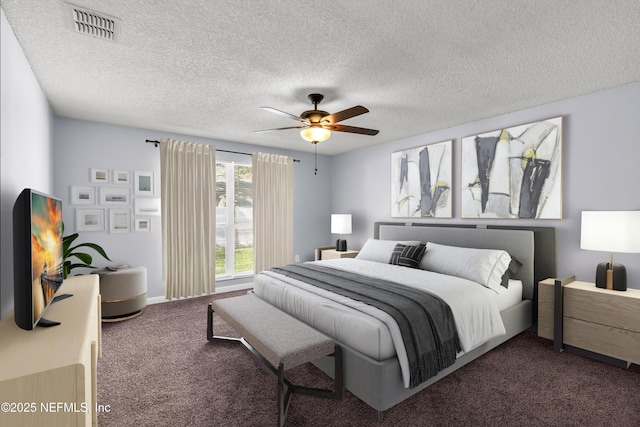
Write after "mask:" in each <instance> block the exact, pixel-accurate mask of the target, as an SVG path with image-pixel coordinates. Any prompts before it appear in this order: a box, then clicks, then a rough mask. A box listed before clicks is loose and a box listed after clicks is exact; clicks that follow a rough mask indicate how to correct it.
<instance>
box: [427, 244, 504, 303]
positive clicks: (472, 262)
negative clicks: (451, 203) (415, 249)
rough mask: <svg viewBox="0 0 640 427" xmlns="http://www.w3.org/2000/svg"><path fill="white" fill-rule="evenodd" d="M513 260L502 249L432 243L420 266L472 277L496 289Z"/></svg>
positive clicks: (458, 275) (451, 274) (468, 277)
mask: <svg viewBox="0 0 640 427" xmlns="http://www.w3.org/2000/svg"><path fill="white" fill-rule="evenodd" d="M510 262H511V256H510V255H509V254H508V253H507V252H506V251H503V250H499V249H475V248H461V247H457V246H446V245H439V244H437V243H431V242H429V243H427V251H426V252H425V254H424V257H422V260H421V261H420V268H422V269H423V270H429V271H434V272H436V273H442V274H448V275H450V276H456V277H462V278H463V279H468V280H473V281H474V282H478V283H480V284H481V285H482V286H485V287H487V288H489V289H493V290H494V291H496V292H497V291H498V290H499V288H500V286H501V282H502V275H503V274H504V273H505V271H507V268H509V263H510Z"/></svg>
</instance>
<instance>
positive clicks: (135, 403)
mask: <svg viewBox="0 0 640 427" xmlns="http://www.w3.org/2000/svg"><path fill="white" fill-rule="evenodd" d="M242 293H245V292H244V291H242V292H235V293H229V294H222V295H217V296H214V297H199V298H194V299H189V300H181V301H175V302H170V303H164V304H156V305H151V306H148V307H147V308H146V309H145V310H144V312H143V314H142V315H141V316H139V317H137V318H135V319H131V320H128V321H125V322H121V323H111V324H107V323H105V324H103V330H102V352H103V356H102V357H101V358H100V359H99V360H98V403H99V404H100V405H103V406H105V405H108V409H109V411H108V412H102V413H100V414H99V415H98V423H99V425H101V426H103V427H108V426H118V427H120V426H134V425H135V426H272V425H275V424H276V420H277V413H276V394H275V379H274V378H273V377H272V376H271V375H269V374H268V373H267V372H266V371H264V370H263V369H262V368H261V367H260V365H259V364H258V363H257V362H256V361H255V360H254V359H253V357H251V356H250V355H249V354H248V352H246V350H244V349H243V348H242V347H240V346H236V345H233V344H226V343H215V344H212V343H209V342H208V341H207V339H206V313H207V304H208V301H210V300H212V299H214V298H221V297H227V296H234V295H239V294H242ZM214 327H215V331H216V334H221V335H224V334H226V335H233V331H232V330H231V329H230V328H229V327H228V326H227V325H226V324H224V323H222V321H220V320H219V319H217V321H216V323H215V326H214ZM287 374H288V377H289V378H290V379H291V381H292V382H293V383H299V384H304V385H310V386H320V387H331V385H332V382H331V381H330V380H329V379H328V378H327V377H326V376H325V375H324V374H323V373H322V372H321V371H320V370H319V369H317V368H316V367H314V366H313V365H311V364H306V365H303V366H299V367H297V368H295V369H292V370H290V371H287ZM287 425H290V426H296V425H298V426H347V425H348V426H377V425H380V424H379V423H378V422H377V413H376V412H375V411H374V410H373V409H371V408H370V407H368V406H367V405H365V404H364V403H362V402H361V401H360V400H359V399H357V398H356V397H355V396H353V395H352V394H351V393H349V392H348V391H347V392H346V393H345V397H344V399H343V400H342V401H330V400H325V399H317V398H313V397H309V396H294V397H293V400H292V403H291V408H290V410H289V414H288V416H287ZM382 425H386V426H417V425H420V426H514V425H518V426H558V425H563V426H637V425H640V367H638V366H637V365H632V366H631V368H630V369H629V370H624V369H621V368H616V367H613V366H609V365H606V364H604V363H601V362H596V361H593V360H591V359H587V358H583V357H580V356H577V355H574V354H570V353H566V352H565V353H561V354H556V353H554V352H553V345H552V343H551V341H548V340H544V339H540V338H538V337H537V336H536V335H535V334H534V333H531V332H524V333H522V334H520V335H518V336H517V337H515V338H514V339H512V340H510V341H509V342H507V343H505V344H503V345H502V346H500V347H498V348H496V349H494V350H493V351H491V352H489V353H488V354H486V355H484V356H482V357H481V358H479V359H477V360H475V361H474V362H472V363H470V364H468V365H467V366H465V367H463V368H461V369H460V370H458V371H456V372H454V373H453V374H451V375H449V376H448V377H446V378H445V379H443V380H441V381H439V382H437V383H436V384H434V385H432V386H431V387H429V388H427V389H426V390H423V391H422V392H420V393H418V394H417V395H415V396H413V397H412V398H410V399H408V400H406V401H404V402H402V403H400V404H399V405H397V406H395V407H393V408H391V409H390V410H388V411H387V412H385V421H384V423H383V424H382Z"/></svg>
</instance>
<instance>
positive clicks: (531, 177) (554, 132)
mask: <svg viewBox="0 0 640 427" xmlns="http://www.w3.org/2000/svg"><path fill="white" fill-rule="evenodd" d="M460 170H461V183H460V193H461V194H460V206H461V216H462V218H474V219H476V218H516V219H517V218H519V219H525V218H526V219H561V218H562V117H554V118H551V119H547V120H541V121H539V122H534V123H527V124H523V125H519V126H513V127H509V128H504V129H497V130H494V131H491V132H485V133H480V134H477V135H471V136H468V137H466V138H462V142H461V168H460Z"/></svg>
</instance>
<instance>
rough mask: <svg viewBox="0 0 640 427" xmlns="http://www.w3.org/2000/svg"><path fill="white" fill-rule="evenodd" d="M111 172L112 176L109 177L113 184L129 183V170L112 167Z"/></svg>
mask: <svg viewBox="0 0 640 427" xmlns="http://www.w3.org/2000/svg"><path fill="white" fill-rule="evenodd" d="M112 174H113V176H112V177H111V178H112V181H113V183H114V184H119V185H128V184H131V173H129V171H125V170H119V169H114V170H113V172H112Z"/></svg>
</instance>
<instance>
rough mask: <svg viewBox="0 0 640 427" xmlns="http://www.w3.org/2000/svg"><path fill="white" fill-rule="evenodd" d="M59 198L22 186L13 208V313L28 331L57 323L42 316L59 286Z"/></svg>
mask: <svg viewBox="0 0 640 427" xmlns="http://www.w3.org/2000/svg"><path fill="white" fill-rule="evenodd" d="M62 230H63V227H62V201H60V200H58V199H56V198H54V197H51V196H48V195H46V194H43V193H39V192H37V191H34V190H31V189H29V188H27V189H25V190H23V191H22V193H20V195H19V196H18V199H17V200H16V203H15V205H14V207H13V246H14V254H13V257H14V259H13V263H14V279H13V280H14V284H13V286H14V313H15V321H16V324H17V325H18V326H19V327H21V328H22V329H27V330H31V329H33V328H34V327H35V326H37V325H42V326H52V325H55V324H58V323H57V322H54V321H49V320H46V319H44V318H43V317H42V316H43V314H44V312H45V311H46V309H47V307H48V306H49V305H50V304H51V303H52V302H53V300H54V297H55V296H56V293H57V292H58V289H59V288H60V286H61V285H62V278H63V276H62V265H63V259H62V257H63V250H62Z"/></svg>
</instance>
